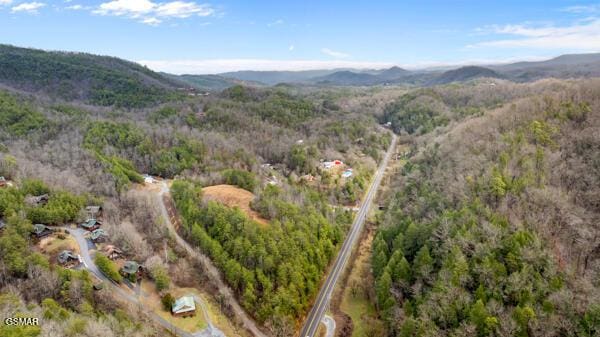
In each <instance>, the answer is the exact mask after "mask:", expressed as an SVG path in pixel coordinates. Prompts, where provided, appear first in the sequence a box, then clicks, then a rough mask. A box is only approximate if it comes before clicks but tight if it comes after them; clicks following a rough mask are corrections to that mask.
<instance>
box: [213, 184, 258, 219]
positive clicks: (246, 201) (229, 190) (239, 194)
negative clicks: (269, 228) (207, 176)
mask: <svg viewBox="0 0 600 337" xmlns="http://www.w3.org/2000/svg"><path fill="white" fill-rule="evenodd" d="M202 193H203V196H204V200H214V201H217V202H220V203H222V204H224V205H226V206H227V207H239V209H240V210H241V211H242V212H244V214H246V215H247V216H248V217H249V218H250V219H252V220H254V221H256V222H258V223H259V224H261V225H265V226H266V225H268V224H269V221H268V220H267V219H265V218H263V217H261V216H260V214H258V213H257V212H256V211H254V210H252V209H251V208H250V202H252V200H254V194H252V192H248V191H246V190H244V189H241V188H239V187H236V186H233V185H215V186H208V187H205V188H203V189H202Z"/></svg>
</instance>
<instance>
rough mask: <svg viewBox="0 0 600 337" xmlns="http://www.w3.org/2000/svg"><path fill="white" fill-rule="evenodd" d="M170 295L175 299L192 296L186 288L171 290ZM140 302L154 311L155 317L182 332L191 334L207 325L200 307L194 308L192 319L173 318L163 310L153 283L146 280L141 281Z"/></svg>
mask: <svg viewBox="0 0 600 337" xmlns="http://www.w3.org/2000/svg"><path fill="white" fill-rule="evenodd" d="M194 290H195V289H194ZM170 293H171V294H172V295H173V296H174V297H175V298H179V297H181V296H184V295H188V294H194V293H193V292H191V291H190V289H188V288H173V289H171V290H170ZM141 301H142V303H143V304H144V306H145V307H146V308H148V309H150V310H152V311H154V312H155V313H156V314H157V315H159V316H160V317H162V318H164V319H165V320H166V321H168V322H170V323H171V324H173V325H175V326H177V327H178V328H180V329H182V330H184V331H187V332H191V333H193V332H197V331H199V330H202V329H204V328H206V327H207V326H208V323H207V322H206V320H205V319H204V315H203V313H202V309H201V308H200V305H197V306H196V315H195V316H193V317H174V316H173V315H171V312H170V311H166V310H164V309H163V307H162V303H161V301H160V296H159V295H158V293H157V292H156V288H155V286H154V283H153V282H150V281H147V280H144V281H142V295H141Z"/></svg>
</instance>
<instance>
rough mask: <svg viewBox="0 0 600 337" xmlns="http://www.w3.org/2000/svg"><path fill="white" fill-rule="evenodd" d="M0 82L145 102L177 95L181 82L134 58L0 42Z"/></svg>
mask: <svg viewBox="0 0 600 337" xmlns="http://www.w3.org/2000/svg"><path fill="white" fill-rule="evenodd" d="M0 83H1V84H4V85H7V86H9V87H14V88H16V89H19V90H22V91H26V92H33V93H43V94H46V95H50V96H51V97H57V98H61V99H64V100H80V101H84V102H88V103H91V104H95V105H102V106H118V107H126V108H132V107H146V106H151V105H154V104H157V103H160V102H165V101H167V100H169V99H172V98H175V97H178V96H179V95H180V94H178V93H177V92H176V90H175V89H176V88H179V87H184V86H185V85H184V84H182V83H180V82H178V81H176V80H173V79H169V78H167V77H164V76H162V75H160V74H157V73H155V72H153V71H151V70H149V69H147V68H145V67H142V66H140V65H138V64H136V63H133V62H128V61H125V60H121V59H118V58H115V57H107V56H96V55H90V54H83V53H68V52H46V51H42V50H36V49H26V48H18V47H13V46H8V45H0Z"/></svg>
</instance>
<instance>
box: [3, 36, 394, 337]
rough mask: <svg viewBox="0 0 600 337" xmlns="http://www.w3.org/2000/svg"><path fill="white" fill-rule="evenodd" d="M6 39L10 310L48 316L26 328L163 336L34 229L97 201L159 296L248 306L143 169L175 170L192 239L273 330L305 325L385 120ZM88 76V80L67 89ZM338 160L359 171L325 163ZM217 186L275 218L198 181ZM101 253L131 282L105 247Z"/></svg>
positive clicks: (305, 92) (300, 93)
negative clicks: (146, 181)
mask: <svg viewBox="0 0 600 337" xmlns="http://www.w3.org/2000/svg"><path fill="white" fill-rule="evenodd" d="M2 48H4V49H2V52H0V56H1V57H0V58H1V62H2V64H3V67H2V68H3V70H2V71H0V73H1V76H0V82H1V83H3V85H4V87H3V89H1V90H0V176H3V177H4V178H5V179H7V180H8V181H9V182H10V183H11V185H10V186H6V185H3V186H2V187H0V221H2V222H3V223H4V224H5V228H4V229H2V230H0V253H1V254H2V259H0V289H1V293H2V295H1V297H0V311H1V312H2V313H7V315H12V314H15V313H16V312H21V313H28V314H37V313H40V312H41V313H44V314H43V315H42V314H41V315H42V316H41V317H43V320H44V324H43V327H42V328H41V329H30V330H31V331H30V330H27V331H25V330H24V331H22V332H18V333H25V334H30V335H32V336H35V335H39V334H41V335H45V336H46V335H48V336H54V335H56V336H74V335H78V334H79V335H87V336H95V335H102V336H113V335H114V336H122V335H132V336H148V335H152V334H153V333H154V332H156V331H161V330H160V329H161V328H160V327H157V326H154V323H150V324H145V323H148V322H153V321H152V320H149V318H148V317H147V316H144V314H143V313H142V312H139V311H136V310H134V308H129V307H128V306H127V305H125V303H122V302H120V301H119V300H118V298H114V294H111V292H110V290H103V291H90V287H91V284H92V281H93V280H95V277H94V276H91V275H89V274H87V273H86V272H85V271H81V272H80V271H71V270H66V269H64V268H62V267H59V265H57V263H56V256H50V255H48V254H46V253H45V252H44V251H43V250H41V249H40V246H39V243H38V240H35V239H33V238H32V236H31V232H32V230H33V228H34V226H33V224H43V225H47V226H49V228H50V229H52V230H55V233H58V234H55V235H54V236H57V237H59V240H64V238H65V237H66V235H64V233H62V232H61V229H60V228H59V227H62V226H73V225H75V224H77V223H81V222H83V221H85V220H86V219H87V216H88V215H87V214H86V213H85V212H84V211H83V209H84V207H85V206H88V205H101V206H103V210H104V211H103V219H102V220H103V225H102V227H103V229H104V230H106V232H107V233H109V243H110V244H113V245H115V246H117V247H118V248H119V249H120V250H121V251H122V252H123V254H124V255H125V256H127V258H128V259H132V260H135V261H138V262H140V264H142V265H144V267H146V268H147V270H148V276H147V277H148V278H149V279H150V280H152V281H153V282H154V283H156V287H157V289H159V291H161V294H162V293H163V292H166V293H168V290H169V287H170V285H176V286H180V287H198V288H202V289H204V291H207V292H209V293H211V294H214V298H213V300H214V301H215V302H216V303H219V305H220V309H221V310H222V311H223V312H224V313H226V314H227V315H229V316H234V314H233V311H232V309H231V308H230V307H229V306H228V304H227V303H226V301H225V300H224V299H223V298H221V297H219V295H217V292H216V291H215V287H216V286H215V283H214V281H213V280H211V279H209V278H208V274H207V273H206V271H205V270H204V269H203V267H202V266H199V265H198V264H197V263H195V262H194V260H193V259H192V258H191V257H190V256H189V255H188V254H186V253H185V252H183V251H181V249H180V248H179V247H178V246H177V244H175V243H174V242H173V241H172V240H171V238H169V236H168V235H167V229H166V227H165V225H164V223H163V222H162V219H161V215H160V214H159V213H158V211H157V207H156V204H155V203H156V200H155V198H153V197H151V196H150V195H149V194H148V192H147V191H143V190H141V191H140V190H139V186H140V185H141V183H143V176H144V174H150V175H153V176H157V177H161V178H167V179H173V178H176V180H175V182H174V183H173V187H172V196H173V197H174V199H175V201H176V204H177V206H178V209H179V212H180V215H181V216H182V218H183V220H184V221H183V222H184V225H185V226H184V228H182V230H181V232H182V233H181V234H183V236H185V238H186V239H187V240H188V241H189V242H190V243H192V244H193V245H195V246H198V247H199V248H200V250H201V251H202V252H203V253H205V254H206V255H208V256H209V257H210V258H211V260H212V261H213V263H214V264H215V265H216V266H217V267H218V268H219V269H220V271H221V272H222V275H223V278H224V279H225V280H226V281H227V283H228V284H229V286H230V287H231V289H233V291H234V293H235V294H236V295H237V298H238V301H239V302H240V303H241V304H242V305H243V306H244V307H245V309H247V311H248V312H249V313H251V315H252V316H253V317H254V318H256V319H257V321H259V322H260V323H263V324H264V326H265V327H267V328H268V330H269V331H271V332H272V333H273V334H278V335H288V334H289V332H290V331H292V329H294V328H295V327H296V320H297V319H298V318H299V317H301V316H302V315H303V314H304V312H305V311H306V310H307V308H308V306H309V303H310V301H311V299H312V298H313V296H314V295H315V293H316V291H317V289H318V285H319V282H320V280H321V277H322V276H323V273H324V270H325V269H326V267H327V266H328V264H329V262H330V260H331V259H332V257H333V256H334V254H335V252H336V251H337V245H338V244H339V243H340V242H341V240H342V238H343V237H344V235H345V231H346V230H347V228H348V225H349V224H350V222H351V219H352V215H351V214H350V212H348V211H343V210H342V208H341V207H340V206H345V205H348V204H354V203H356V202H357V201H358V200H359V199H360V197H361V195H362V191H363V190H364V189H365V188H366V181H367V180H368V179H369V176H370V174H371V172H372V170H373V168H374V167H375V166H376V164H377V161H378V160H379V159H380V157H381V154H382V153H383V151H384V150H385V149H386V147H387V146H388V144H389V142H390V135H389V133H388V132H387V131H385V130H383V129H382V128H381V127H380V126H378V121H377V119H376V118H374V117H373V116H371V115H366V114H364V113H362V112H357V111H350V109H345V108H342V107H340V106H338V105H336V104H334V101H335V100H336V99H337V98H338V97H340V95H341V96H347V95H349V93H343V92H337V91H336V90H333V91H331V92H330V93H327V94H323V93H322V92H320V91H319V90H315V89H312V88H293V87H286V86H280V87H273V88H254V87H244V86H233V87H231V88H229V89H227V90H224V91H223V92H221V93H216V94H210V95H188V94H187V93H186V94H183V93H180V92H178V90H176V89H175V88H176V84H175V85H173V83H172V82H169V81H172V80H169V81H167V82H164V81H163V77H162V75H159V74H156V73H153V72H151V71H149V70H147V69H144V68H142V67H139V66H137V65H134V64H129V63H127V62H125V61H121V60H118V59H112V58H104V57H97V56H93V55H85V54H72V53H47V52H42V51H32V50H25V49H18V48H13V47H4V46H3V47H2ZM33 64H35V65H36V67H42V68H43V69H42V68H40V69H38V68H31V67H30V65H33ZM26 69H37V70H36V71H35V72H32V73H31V74H29V73H23V71H25V70H26ZM59 70H60V71H59ZM79 70H81V72H80V71H79ZM79 72H80V74H76V73H79ZM113 72H114V74H113ZM38 75H39V76H38ZM87 79H89V82H86V81H87ZM81 81H84V82H86V83H89V84H90V85H89V86H87V85H85V86H82V87H80V88H79V89H81V90H74V87H73V86H69V85H68V84H69V83H71V84H74V83H79V82H81ZM130 81H131V85H128V84H126V82H128V83H129V82H130ZM173 81H174V80H173ZM136 83H138V84H139V85H140V86H138V84H136ZM121 85H124V86H125V87H124V88H121V87H120V86H121ZM78 86H79V85H75V87H78ZM154 90H156V92H155V91H154ZM107 91H114V93H115V94H114V95H113V94H110V93H108V92H107ZM27 92H28V93H27ZM117 93H118V95H117ZM99 97H102V99H99ZM334 159H339V160H343V161H344V163H345V164H346V165H347V166H348V167H352V168H353V169H354V171H353V172H354V174H353V176H352V177H351V178H348V179H346V178H341V177H340V176H339V174H335V173H332V172H329V171H327V170H326V169H324V168H323V167H322V164H321V162H322V161H328V160H334ZM303 177H304V178H303ZM306 177H310V180H308V179H309V178H306ZM273 182H275V183H274V184H273ZM218 184H229V185H235V186H238V187H240V188H242V189H245V190H247V191H249V192H251V193H252V194H254V195H255V199H254V200H253V201H252V205H251V207H252V209H253V211H255V212H257V214H260V216H261V217H262V218H264V219H265V221H266V222H268V223H267V224H259V223H256V222H254V221H252V220H250V219H249V218H248V217H247V216H246V215H245V214H244V213H243V212H241V211H240V210H238V209H236V208H228V207H226V206H225V205H224V204H221V203H217V202H215V201H211V202H207V201H205V200H204V199H203V197H202V192H201V189H200V186H202V187H205V186H211V185H218ZM45 195H47V200H45V201H44V202H43V203H33V204H32V203H31V202H30V200H35V197H36V196H45ZM165 238H167V240H165ZM165 243H166V244H167V246H168V247H167V248H166V253H167V254H166V255H165V246H164V244H165ZM94 261H95V263H96V264H97V266H98V268H99V269H100V270H101V271H102V272H103V273H104V274H105V275H108V277H109V278H111V279H113V280H115V281H121V280H122V277H121V276H120V275H119V273H118V272H117V267H116V266H115V265H114V263H112V262H111V261H109V260H108V259H107V258H106V257H105V256H104V255H102V254H95V258H94ZM34 287H39V289H34V290H32V289H33V288H34ZM169 295H170V294H169ZM27 303H31V305H30V306H27V307H26V309H23V308H25V306H26V304H27ZM90 308H91V309H90ZM117 308H118V310H117ZM50 312H52V313H50ZM109 313H111V314H109ZM233 318H234V319H235V317H233ZM1 332H2V333H4V332H7V333H17V332H15V331H14V330H10V331H8V330H7V331H1Z"/></svg>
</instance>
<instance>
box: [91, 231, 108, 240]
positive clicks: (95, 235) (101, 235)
mask: <svg viewBox="0 0 600 337" xmlns="http://www.w3.org/2000/svg"><path fill="white" fill-rule="evenodd" d="M90 239H92V241H94V242H104V241H106V239H108V233H106V231H105V230H104V229H102V228H98V229H95V230H93V231H92V233H91V234H90Z"/></svg>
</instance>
